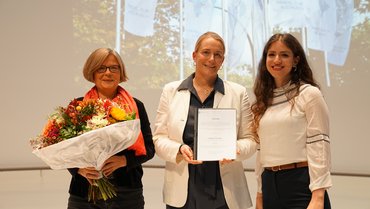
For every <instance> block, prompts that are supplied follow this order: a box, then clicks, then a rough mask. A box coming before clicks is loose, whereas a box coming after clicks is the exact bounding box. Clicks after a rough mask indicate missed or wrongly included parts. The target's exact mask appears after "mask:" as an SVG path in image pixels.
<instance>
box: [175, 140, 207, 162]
mask: <svg viewBox="0 0 370 209" xmlns="http://www.w3.org/2000/svg"><path fill="white" fill-rule="evenodd" d="M179 152H180V154H181V155H182V157H183V159H184V160H185V161H186V162H188V163H189V164H202V163H203V162H202V161H200V160H194V157H193V150H192V149H191V148H190V147H189V146H188V145H186V144H183V145H181V147H180V149H179Z"/></svg>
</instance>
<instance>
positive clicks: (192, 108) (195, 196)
mask: <svg viewBox="0 0 370 209" xmlns="http://www.w3.org/2000/svg"><path fill="white" fill-rule="evenodd" d="M193 78H194V74H192V75H190V76H189V77H188V78H187V79H185V80H184V81H183V82H182V83H181V84H180V86H179V87H178V90H179V91H181V90H188V91H190V93H191V94H190V105H189V113H188V118H187V121H186V124H185V128H184V133H183V141H184V143H185V144H187V145H189V146H190V147H191V148H192V149H193V150H194V137H195V136H194V132H195V129H194V128H195V114H196V110H197V109H198V108H213V103H214V97H215V92H216V91H217V92H219V93H221V94H225V89H224V83H223V81H222V80H221V79H220V78H219V77H217V79H216V82H215V85H214V90H213V91H212V92H211V93H210V94H209V96H208V97H207V98H206V99H205V100H204V102H201V100H200V99H199V96H198V94H197V91H196V90H195V88H194V86H193V82H192V80H193ZM188 168H189V182H188V185H189V192H188V200H187V204H195V205H196V206H197V208H219V207H221V206H226V201H225V197H224V193H223V188H222V182H221V175H220V168H219V162H218V161H205V162H203V163H202V164H198V165H193V164H189V165H188ZM193 201H194V202H193Z"/></svg>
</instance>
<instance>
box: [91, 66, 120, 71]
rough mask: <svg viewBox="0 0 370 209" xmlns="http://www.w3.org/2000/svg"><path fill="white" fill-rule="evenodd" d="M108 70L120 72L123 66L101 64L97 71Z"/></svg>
mask: <svg viewBox="0 0 370 209" xmlns="http://www.w3.org/2000/svg"><path fill="white" fill-rule="evenodd" d="M107 70H109V72H111V73H119V72H120V71H121V66H119V65H111V66H104V65H102V66H100V67H98V68H97V69H96V70H95V72H97V73H105V72H107Z"/></svg>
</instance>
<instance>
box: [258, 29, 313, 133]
mask: <svg viewBox="0 0 370 209" xmlns="http://www.w3.org/2000/svg"><path fill="white" fill-rule="evenodd" d="M277 41H281V42H282V43H284V44H285V45H286V46H287V47H288V48H289V49H290V50H292V52H293V56H294V57H298V58H299V61H298V63H297V65H296V68H295V69H294V70H291V71H290V74H291V80H290V82H291V84H293V85H295V91H294V93H293V94H292V95H291V97H290V99H292V98H294V97H295V96H297V95H298V94H299V87H300V86H301V85H302V84H311V85H313V86H316V87H319V85H318V84H317V83H316V81H315V80H314V78H313V74H312V70H311V68H310V66H309V64H308V61H307V58H306V55H305V52H304V50H303V48H302V46H301V44H300V43H299V41H298V40H297V39H296V38H295V37H294V36H293V35H291V34H289V33H277V34H274V35H273V36H271V38H270V39H269V40H268V41H267V43H266V45H265V47H264V49H263V54H262V58H261V60H260V63H259V65H258V72H257V77H256V80H255V82H254V87H253V91H254V94H255V96H256V101H255V103H253V104H252V107H251V108H252V112H253V114H254V116H253V117H254V120H253V131H254V134H255V135H257V129H258V127H259V121H260V119H261V117H262V116H263V114H264V113H265V112H266V110H267V108H269V107H270V106H271V104H272V98H273V90H274V89H275V88H276V86H275V82H274V78H273V77H272V76H271V74H270V73H269V72H268V70H267V67H266V59H267V52H268V50H269V49H270V47H271V44H273V43H275V42H277ZM290 101H291V102H293V105H294V101H293V100H290Z"/></svg>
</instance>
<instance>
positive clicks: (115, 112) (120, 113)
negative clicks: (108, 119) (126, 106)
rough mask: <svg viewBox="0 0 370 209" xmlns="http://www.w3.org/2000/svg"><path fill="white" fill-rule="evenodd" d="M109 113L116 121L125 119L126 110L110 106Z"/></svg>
mask: <svg viewBox="0 0 370 209" xmlns="http://www.w3.org/2000/svg"><path fill="white" fill-rule="evenodd" d="M110 115H111V116H112V117H113V118H114V119H116V120H118V121H122V120H125V119H127V113H126V111H124V110H123V109H121V108H118V107H112V108H111V110H110Z"/></svg>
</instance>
